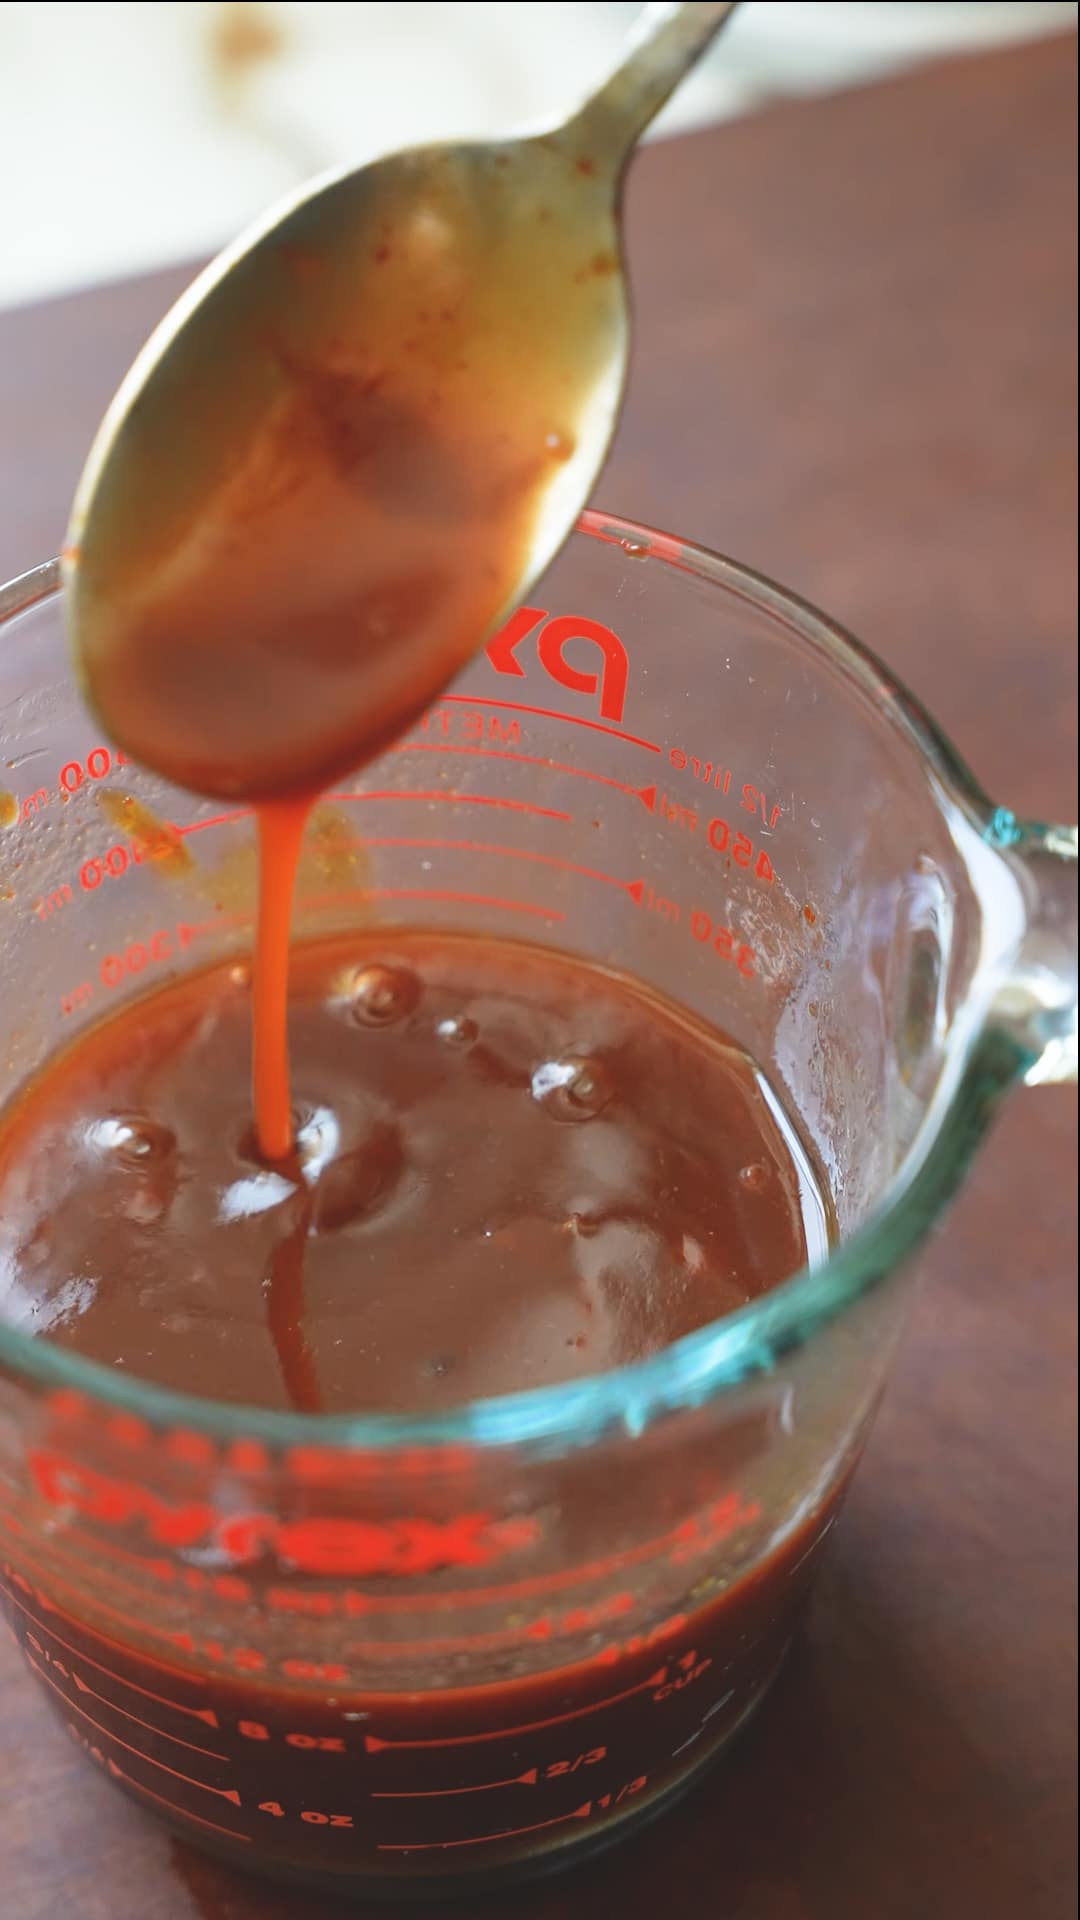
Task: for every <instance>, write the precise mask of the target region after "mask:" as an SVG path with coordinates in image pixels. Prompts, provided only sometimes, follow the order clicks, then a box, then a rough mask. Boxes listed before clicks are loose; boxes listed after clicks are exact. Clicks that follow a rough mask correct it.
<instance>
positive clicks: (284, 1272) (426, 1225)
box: [0, 934, 825, 1413]
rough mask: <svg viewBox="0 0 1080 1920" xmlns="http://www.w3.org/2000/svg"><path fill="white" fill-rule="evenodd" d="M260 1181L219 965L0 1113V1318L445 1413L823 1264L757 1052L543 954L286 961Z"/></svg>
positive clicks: (339, 950)
mask: <svg viewBox="0 0 1080 1920" xmlns="http://www.w3.org/2000/svg"><path fill="white" fill-rule="evenodd" d="M289 1026H290V1043H291V1048H292V1054H293V1061H294V1088H295V1105H296V1118H297V1121H298V1123H299V1138H298V1154H297V1158H296V1160H295V1162H293V1163H292V1164H283V1165H279V1166H276V1167H267V1166H266V1165H265V1164H264V1163H263V1162H262V1161H261V1159H260V1157H259V1154H258V1151H257V1148H256V1143H255V1140H254V1136H253V1131H252V1124H251V1108H250V1096H249V1072H250V1048H251V1035H250V997H249V991H248V986H247V980H246V975H245V974H244V973H243V970H240V974H239V976H235V975H234V973H233V972H231V971H230V970H229V969H228V968H225V967H222V968H219V969H217V970H215V971H213V972H210V973H206V974H201V975H197V976H194V977H192V978H190V979H188V980H186V981H183V982H181V983H180V984H178V985H176V986H173V987H170V988H167V989H165V990H164V991H162V992H160V993H157V994H154V995H152V996H150V997H148V998H147V999H145V1000H143V1001H142V1002H140V1003H139V1004H138V1005H137V1006H134V1007H132V1008H131V1009H129V1010H128V1011H127V1012H125V1013H123V1014H121V1015H119V1016H118V1017H116V1018H115V1019H113V1020H110V1021H107V1022H105V1023H103V1024H102V1025H101V1026H99V1027H97V1028H96V1029H95V1030H94V1031H93V1032H92V1033H90V1034H88V1035H86V1036H84V1037H83V1038H82V1039H80V1040H79V1041H78V1043H77V1044H76V1045H75V1046H74V1047H73V1048H71V1049H70V1050H69V1051H68V1052H67V1053H66V1054H63V1055H60V1056H57V1057H56V1058H55V1059H54V1060H53V1061H52V1062H51V1063H50V1065H49V1066H48V1068H47V1069H46V1071H45V1072H44V1073H43V1074H42V1075H41V1076H40V1077H39V1078H38V1080H37V1081H36V1082H35V1083H34V1084H33V1085H32V1086H31V1087H30V1088H29V1089H28V1091H27V1092H26V1093H25V1094H24V1095H23V1096H22V1098H21V1099H20V1100H19V1101H17V1102H16V1103H15V1104H14V1105H13V1106H12V1107H11V1108H10V1109H9V1111H8V1113H7V1114H6V1115H5V1116H4V1117H3V1119H2V1120H0V1222H2V1224H0V1274H2V1276H3V1278H2V1279H0V1317H2V1318H5V1319H7V1320H9V1321H11V1322H13V1323H15V1324H17V1325H19V1326H20V1327H22V1328H23V1329H24V1330H25V1331H27V1332H30V1333H38V1334H42V1335H47V1336H48V1338H49V1339H50V1340H52V1341H54V1342H57V1343H59V1344H62V1345H63V1346H65V1347H70V1348H72V1349H73V1350H74V1351H76V1352H78V1353H81V1354H84V1355H87V1356H89V1357H90V1358H92V1359H94V1360H99V1361H102V1362H103V1363H104V1364H105V1365H107V1366H114V1367H123V1368H126V1369H128V1370H129V1371H131V1372H133V1373H137V1374H139V1375H141V1376H142V1377H143V1378H145V1379H149V1380H153V1381H156V1382H158V1383H160V1384H161V1385H163V1386H167V1387H173V1388H175V1389H177V1390H178V1391H182V1392H183V1391H189V1390H191V1389H192V1387H195V1388H196V1389H197V1390H198V1391H199V1392H200V1393H201V1394H203V1395H204V1396H206V1397H208V1398H211V1399H219V1400H226V1401H240V1402H244V1403H246V1404H247V1405H251V1406H259V1407H289V1406H290V1405H292V1406H294V1407H298V1408H299V1409H300V1410H301V1411H308V1412H315V1411H323V1412H336V1413H349V1412H372V1411H384V1410H385V1411H396V1412H413V1413H416V1412H431V1411H434V1410H436V1409H438V1408H441V1407H447V1406H455V1405H459V1404H461V1402H463V1401H466V1400H470V1399H477V1398H480V1397H482V1396H485V1395H490V1394H499V1393H507V1392H513V1391H515V1390H517V1389H519V1388H525V1387H538V1386H548V1385H551V1384H553V1383H556V1382H558V1381H561V1380H570V1379H573V1378H574V1377H575V1376H578V1375H582V1374H593V1373H599V1372H604V1371H606V1370H608V1369H610V1368H612V1367H615V1366H620V1365H622V1364H624V1363H625V1362H627V1361H631V1360H639V1359H643V1358H644V1357H645V1356H647V1355H648V1354H650V1353H656V1352H658V1351H660V1349H662V1348H663V1347H666V1346H669V1345H670V1344H671V1342H672V1341H673V1340H676V1339H678V1338H679V1337H680V1336H681V1335H683V1334H686V1333H689V1332H691V1331H692V1330H693V1329H694V1328H696V1327H700V1326H702V1325H704V1324H706V1323H707V1322H709V1321H711V1320H715V1319H718V1318H719V1317H720V1316H721V1315H722V1314H725V1313H730V1312H732V1311H733V1310H734V1309H736V1308H738V1307H741V1306H744V1305H745V1304H746V1302H747V1301H749V1300H753V1299H755V1298H756V1297H757V1296H758V1295H760V1294H762V1293H764V1292H767V1291H768V1289H769V1288H771V1287H773V1286H776V1285H777V1284H778V1283H779V1282H780V1281H781V1280H784V1279H786V1278H787V1276H788V1275H789V1274H791V1273H792V1272H794V1271H796V1270H797V1269H798V1268H799V1267H801V1266H802V1265H803V1264H804V1262H805V1260H806V1257H807V1252H808V1247H807V1235H808V1234H810V1235H811V1236H813V1235H814V1234H815V1233H816V1235H817V1241H816V1243H815V1244H814V1245H812V1247H811V1248H810V1251H812V1252H813V1253H818V1252H820V1251H821V1248H822V1245H823V1242H824V1239H825V1214H824V1208H823V1206H822V1203H821V1201H820V1200H819V1199H818V1197H817V1196H816V1195H815V1193H814V1192H813V1190H812V1189H811V1188H810V1187H809V1186H808V1184H807V1180H806V1176H805V1173H804V1174H803V1175H802V1177H800V1174H799V1173H798V1172H797V1170H796V1164H795V1160H794V1159H793V1157H792V1156H793V1152H794V1151H796V1150H797V1148H796V1143H795V1140H794V1136H793V1135H791V1134H789V1133H787V1132H786V1131H785V1126H784V1122H783V1119H782V1115H781V1116H780V1117H779V1118H778V1117H777V1113H778V1109H777V1108H776V1107H775V1104H774V1105H772V1106H771V1105H770V1104H769V1102H768V1100H767V1099H766V1097H765V1094H764V1093H763V1091H762V1085H761V1081H760V1078H759V1076H758V1074H757V1071H756V1069H755V1067H754V1063H753V1062H752V1061H751V1060H749V1059H748V1058H747V1056H746V1055H745V1054H744V1053H743V1052H742V1051H741V1050H740V1049H738V1048H737V1047H735V1046H733V1045H732V1044H731V1043H730V1042H727V1041H725V1040H724V1039H723V1038H722V1037H721V1036H719V1035H717V1034H715V1033H713V1032H711V1031H710V1030H708V1029H707V1028H705V1027H703V1026H701V1025H699V1024H697V1023H693V1022H690V1021H687V1020H686V1019H685V1018H683V1017H682V1016H680V1015H679V1014H678V1013H677V1012H676V1011H675V1009H673V1008H672V1007H670V1006H667V1005H665V1004H664V1003H662V1002H660V1001H658V1000H657V999H655V998H654V997H653V996H651V995H649V994H647V993H646V992H645V991H644V990H643V989H642V988H641V987H639V986H637V985H636V984H634V983H633V982H631V981H628V980H626V979H625V978H621V977H618V976H615V975H611V974H608V973H604V972H602V971H601V970H600V969H598V968H595V967H589V966H586V965H584V964H583V963H581V962H579V961H574V960H570V959H568V958H566V957H563V956H560V955H557V954H553V953H550V952H546V951H544V950H541V949H538V948H529V947H526V946H522V945H518V944H514V943H510V942H499V941H483V940H476V939H471V938H465V937H457V938H455V937H447V936H433V935H422V934H409V935H398V936H389V935H380V936H374V935H364V936H357V937H351V938H347V939H346V938H341V939H337V940H334V941H330V942H325V943H319V944H314V945H311V946H307V947H305V946H301V947H298V948H296V949H294V951H293V954H292V991H291V998H290V1017H289Z"/></svg>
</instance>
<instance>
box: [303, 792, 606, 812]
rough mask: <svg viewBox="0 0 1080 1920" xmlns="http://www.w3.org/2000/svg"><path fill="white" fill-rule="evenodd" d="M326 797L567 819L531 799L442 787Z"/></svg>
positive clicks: (341, 794) (553, 808)
mask: <svg viewBox="0 0 1080 1920" xmlns="http://www.w3.org/2000/svg"><path fill="white" fill-rule="evenodd" d="M329 797H330V799H331V800H431V801H441V802H444V803H446V804H447V805H452V806H461V807H503V808H505V809H506V811H507V812H509V813H535V814H538V815H539V817H540V818H541V819H542V820H569V819H570V817H571V816H570V815H569V814H568V813H562V812H561V811H560V810H559V809H558V808H556V807H536V806H534V805H533V803H532V801H531V800H504V799H503V798H502V797H501V796H500V795H499V794H494V793H448V792H447V791H446V789H445V788H441V789H439V790H438V791H436V792H434V793H426V792H421V791H416V792H414V791H412V790H410V791H408V792H399V791H398V789H397V788H396V787H387V788H386V789H385V790H384V791H379V792H372V793H332V794H331V795H330V796H329Z"/></svg>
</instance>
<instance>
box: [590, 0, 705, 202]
mask: <svg viewBox="0 0 1080 1920" xmlns="http://www.w3.org/2000/svg"><path fill="white" fill-rule="evenodd" d="M736 4H737V0H726V4H718V5H708V4H683V5H673V4H669V3H668V0H662V4H660V5H656V6H649V7H645V8H644V9H643V11H642V12H641V14H640V15H639V16H638V19H637V20H636V21H635V23H634V29H633V33H632V35H631V38H630V43H629V48H628V51H627V54H626V58H625V59H624V60H623V61H622V63H621V65H620V66H619V67H617V68H616V70H615V72H614V73H613V74H612V75H611V76H610V78H609V79H607V80H605V82H604V84H603V86H602V87H600V88H599V89H598V90H597V92H596V93H594V94H593V95H592V96H591V98H590V99H588V100H587V101H586V102H585V105H584V106H583V107H582V108H581V109H580V110H579V111H578V113H576V114H575V115H574V117H573V119H572V120H571V121H570V123H569V124H570V127H571V128H572V129H573V130H574V132H575V133H578V132H580V133H582V134H584V135H585V136H586V137H587V139H588V140H589V141H590V142H591V143H592V144H593V146H594V147H596V148H598V149H599V151H600V153H601V154H602V155H603V156H604V158H606V159H607V160H608V161H609V162H610V163H611V165H612V166H618V165H619V163H620V162H621V161H622V160H623V159H624V158H625V156H626V155H627V154H628V153H629V151H630V149H631V148H632V147H633V146H634V145H635V144H636V142H637V141H638V139H639V138H640V136H641V134H642V133H643V132H644V130H645V128H646V127H647V126H648V124H649V122H650V120H652V119H653V118H654V117H655V116H656V114H658V113H659V111H660V108H661V107H662V106H663V105H664V102H665V101H666V100H667V99H668V97H669V95H670V94H672V93H673V92H674V90H675V88H676V87H677V86H678V84H679V81H680V80H681V79H682V77H683V75H684V74H685V73H687V72H688V71H689V69H690V68H691V67H692V66H693V65H694V62H695V61H696V60H697V59H698V58H699V57H700V55H701V54H702V53H704V51H705V48H706V47H707V46H708V44H709V42H710V40H711V39H712V38H713V36H714V34H716V33H718V32H719V30H720V28H721V27H722V26H723V24H724V22H725V20H726V19H727V18H728V15H729V14H732V13H734V11H735V7H736Z"/></svg>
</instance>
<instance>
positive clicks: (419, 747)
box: [390, 740, 656, 799]
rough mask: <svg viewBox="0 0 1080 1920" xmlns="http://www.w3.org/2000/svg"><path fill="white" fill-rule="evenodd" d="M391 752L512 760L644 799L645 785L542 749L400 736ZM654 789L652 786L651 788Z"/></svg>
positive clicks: (520, 764)
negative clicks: (573, 764) (513, 750)
mask: <svg viewBox="0 0 1080 1920" xmlns="http://www.w3.org/2000/svg"><path fill="white" fill-rule="evenodd" d="M390 752H391V753H465V754H472V755H474V756H475V757H476V758H477V759H481V760H513V761H515V762H516V763H517V764H518V765H519V766H523V767H544V768H545V769H546V770H547V772H548V773H566V774H569V775H570V777H571V779H574V780H593V781H595V782H596V785H597V786H600V787H615V788H616V789H617V791H618V792H619V793H632V794H637V796H638V798H639V799H644V797H645V794H646V793H647V792H648V791H649V789H648V788H647V787H646V788H642V789H641V790H640V791H639V789H638V788H637V787H629V786H627V784H626V781H625V780H612V779H611V778H609V776H608V775H607V774H606V773H593V772H592V770H591V769H590V768H589V767H568V766H567V765H566V764H565V762H564V761H562V760H552V759H550V758H549V757H548V755H547V754H542V753H511V752H509V751H508V750H507V749H505V748H502V747H456V746H453V745H447V744H444V742H443V741H441V740H435V741H429V740H404V741H402V743H401V745H400V746H397V747H391V748H390ZM652 791H653V792H654V793H655V791H656V789H655V787H654V788H653V789H652Z"/></svg>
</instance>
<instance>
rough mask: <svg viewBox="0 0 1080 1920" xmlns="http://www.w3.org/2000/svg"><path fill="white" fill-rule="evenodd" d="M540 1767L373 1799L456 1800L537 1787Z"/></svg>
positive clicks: (376, 1795)
mask: <svg viewBox="0 0 1080 1920" xmlns="http://www.w3.org/2000/svg"><path fill="white" fill-rule="evenodd" d="M538 1779H539V1768H537V1767H530V1768H529V1770H528V1772H527V1773H515V1774H514V1775H513V1777H512V1778H511V1779H509V1780H485V1781H484V1782H483V1783H482V1785H481V1786H478V1787H428V1788H426V1789H425V1790H424V1791H423V1792H420V1793H373V1794H372V1795H371V1798H372V1799H373V1800H454V1799H457V1798H458V1796H459V1795H461V1794H463V1793H494V1792H495V1789H496V1788H497V1787H535V1786H536V1784H537V1781H538Z"/></svg>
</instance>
